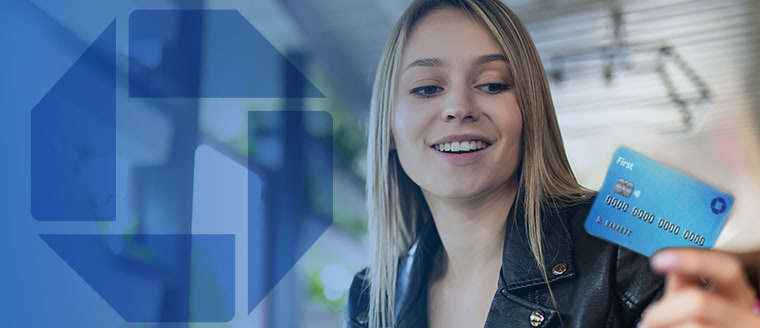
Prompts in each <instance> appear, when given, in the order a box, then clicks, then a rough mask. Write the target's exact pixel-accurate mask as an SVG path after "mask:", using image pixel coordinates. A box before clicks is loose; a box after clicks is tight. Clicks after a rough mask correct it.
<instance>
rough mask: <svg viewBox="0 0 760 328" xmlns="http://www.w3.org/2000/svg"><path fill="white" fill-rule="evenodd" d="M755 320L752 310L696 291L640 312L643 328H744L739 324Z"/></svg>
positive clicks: (675, 295)
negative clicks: (682, 327)
mask: <svg viewBox="0 0 760 328" xmlns="http://www.w3.org/2000/svg"><path fill="white" fill-rule="evenodd" d="M755 317H756V316H755V315H754V314H753V313H752V311H750V310H748V309H742V308H737V307H735V306H733V305H732V304H731V303H730V302H728V301H727V300H725V299H723V298H720V297H716V296H715V295H711V294H710V293H708V292H705V291H704V290H702V289H700V288H687V289H684V290H682V291H680V292H679V293H676V294H674V295H672V296H671V297H668V298H664V299H662V300H661V301H659V302H656V303H654V304H652V305H650V306H649V308H647V310H646V312H645V313H644V318H643V320H642V325H644V326H645V327H647V328H661V327H680V326H679V325H686V324H692V325H695V324H701V325H703V327H748V326H747V325H744V324H743V323H750V322H753V321H755V320H760V319H759V318H755ZM738 323H742V324H738ZM749 327H752V326H749Z"/></svg>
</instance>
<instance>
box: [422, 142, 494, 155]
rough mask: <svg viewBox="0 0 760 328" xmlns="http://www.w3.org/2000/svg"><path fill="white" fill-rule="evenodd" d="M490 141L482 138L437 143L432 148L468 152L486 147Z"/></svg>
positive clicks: (460, 152)
mask: <svg viewBox="0 0 760 328" xmlns="http://www.w3.org/2000/svg"><path fill="white" fill-rule="evenodd" d="M490 145H491V144H489V143H488V142H485V141H482V140H473V141H462V142H457V141H455V142H446V143H440V144H435V145H433V146H432V147H431V148H433V149H435V150H437V151H439V152H442V153H447V154H466V153H473V152H476V151H480V150H483V149H486V148H487V147H488V146H490Z"/></svg>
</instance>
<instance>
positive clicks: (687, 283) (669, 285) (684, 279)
mask: <svg viewBox="0 0 760 328" xmlns="http://www.w3.org/2000/svg"><path fill="white" fill-rule="evenodd" d="M701 286H702V280H701V279H699V278H697V277H693V276H687V275H681V274H678V273H668V274H667V275H666V276H665V295H666V296H667V295H670V294H673V293H676V292H678V291H681V290H683V289H686V288H699V287H701Z"/></svg>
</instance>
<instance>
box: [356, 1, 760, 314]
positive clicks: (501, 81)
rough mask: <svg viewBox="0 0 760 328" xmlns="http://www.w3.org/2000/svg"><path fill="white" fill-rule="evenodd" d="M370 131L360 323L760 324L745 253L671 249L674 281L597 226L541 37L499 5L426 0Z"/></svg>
mask: <svg viewBox="0 0 760 328" xmlns="http://www.w3.org/2000/svg"><path fill="white" fill-rule="evenodd" d="M368 130H369V150H368V174H367V203H368V207H369V218H370V234H371V238H372V241H373V242H374V249H375V254H374V261H373V265H372V266H371V267H370V268H369V269H368V270H365V271H363V272H361V273H359V274H357V276H356V278H355V279H354V282H353V284H352V287H351V290H350V292H349V297H348V301H347V321H346V325H347V326H348V327H366V326H369V327H373V328H376V327H483V326H486V327H528V326H532V327H560V326H564V327H631V326H634V325H636V324H640V323H642V321H641V316H642V312H643V311H644V310H645V308H647V306H649V309H648V310H647V315H645V316H644V320H643V323H644V324H646V325H647V327H723V326H725V327H752V325H760V319H759V318H758V317H757V316H755V315H754V314H752V310H751V309H752V304H753V302H754V295H753V291H752V289H751V288H749V284H748V283H747V282H746V277H745V276H744V275H743V273H742V270H741V269H740V265H739V263H738V261H737V260H736V259H734V258H733V257H731V256H728V255H725V254H721V253H717V252H710V251H704V250H693V249H689V250H670V251H664V252H661V253H658V254H657V255H656V256H655V257H653V260H652V266H653V267H654V269H655V270H657V271H660V272H661V273H666V274H667V284H666V283H665V280H666V279H664V278H662V277H661V276H659V275H656V274H654V273H652V272H651V269H650V262H649V261H648V259H646V258H644V257H642V256H639V255H637V254H635V253H632V252H630V251H628V250H625V249H621V248H618V247H617V246H615V245H612V244H609V243H607V242H605V241H603V240H600V239H597V238H595V237H592V236H590V235H588V234H587V233H586V232H585V231H584V229H583V221H584V219H585V217H586V214H587V213H588V210H589V206H590V204H591V202H592V199H593V197H594V194H593V193H591V192H589V191H588V190H586V189H584V188H583V187H581V186H580V185H579V184H578V183H577V182H576V180H575V177H574V176H573V173H572V171H571V170H570V165H569V164H568V162H567V159H566V156H565V151H564V148H563V144H562V138H561V136H560V132H559V128H558V126H557V120H556V118H555V114H554V108H553V105H552V101H551V95H550V93H549V86H548V82H547V80H546V76H545V73H544V71H543V68H542V65H541V61H540V58H539V56H538V53H537V51H536V49H535V46H534V45H533V42H532V40H531V38H530V36H529V35H528V33H527V31H526V29H525V27H524V26H523V25H522V23H521V22H520V21H519V20H518V19H517V17H516V16H515V15H514V13H512V12H511V11H510V10H509V9H508V8H507V7H505V6H504V5H503V4H502V3H501V2H499V1H498V0H447V1H442V0H420V1H415V2H414V3H412V4H411V6H410V7H409V8H408V9H407V10H406V12H405V13H404V14H403V15H402V17H401V19H400V20H399V22H398V24H397V25H396V27H395V29H394V30H393V32H392V34H391V37H390V40H389V41H388V43H387V45H386V47H385V50H384V52H383V56H382V58H381V60H380V64H379V67H378V71H377V77H376V80H375V90H374V95H373V100H372V108H371V114H370V122H369V128H368ZM716 268H720V269H721V270H716ZM698 277H705V278H707V279H708V280H709V281H710V283H711V287H710V289H709V290H707V289H705V288H704V287H703V285H702V283H701V282H700V281H701V280H700V279H699V278H698ZM657 299H660V300H659V301H658V302H657V303H655V305H651V306H650V303H652V302H653V301H654V300H657Z"/></svg>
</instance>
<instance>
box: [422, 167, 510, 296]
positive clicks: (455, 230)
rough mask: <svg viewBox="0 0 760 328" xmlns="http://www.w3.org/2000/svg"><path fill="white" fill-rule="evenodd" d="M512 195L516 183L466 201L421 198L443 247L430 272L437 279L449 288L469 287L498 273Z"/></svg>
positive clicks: (429, 196)
mask: <svg viewBox="0 0 760 328" xmlns="http://www.w3.org/2000/svg"><path fill="white" fill-rule="evenodd" d="M516 192H517V182H516V181H510V182H509V183H507V184H505V185H503V186H502V187H500V188H499V189H498V190H494V191H493V192H490V193H488V194H487V195H485V196H483V197H479V198H476V199H470V200H453V201H452V200H448V199H441V198H438V197H435V196H431V195H428V194H426V195H425V198H426V200H427V202H428V205H429V206H430V210H431V213H432V214H433V220H434V221H435V225H436V228H437V229H438V234H439V235H440V237H441V242H442V244H443V249H442V250H441V254H439V256H436V261H435V262H437V263H436V265H435V267H436V268H435V269H434V270H433V271H434V275H435V276H437V278H439V279H440V278H444V279H445V280H447V281H449V282H451V283H453V284H457V283H460V282H461V283H467V282H470V283H471V282H472V281H473V280H472V279H478V278H480V277H484V276H491V275H493V274H494V273H496V272H498V270H499V268H500V267H501V261H502V252H503V248H504V234H505V229H506V223H507V216H508V214H509V209H510V208H511V207H512V203H513V202H514V200H515V193H516ZM434 280H435V278H434Z"/></svg>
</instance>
